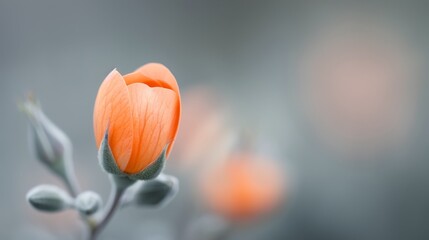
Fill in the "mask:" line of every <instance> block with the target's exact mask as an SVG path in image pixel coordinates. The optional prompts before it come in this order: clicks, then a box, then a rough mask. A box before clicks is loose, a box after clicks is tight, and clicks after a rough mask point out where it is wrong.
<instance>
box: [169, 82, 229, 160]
mask: <svg viewBox="0 0 429 240" xmlns="http://www.w3.org/2000/svg"><path fill="white" fill-rule="evenodd" d="M182 105H183V114H182V115H183V116H182V119H181V122H180V128H181V131H180V134H179V135H178V137H177V141H176V142H177V144H176V148H175V150H174V153H173V154H175V157H177V158H178V159H179V160H180V161H175V162H176V163H178V164H180V166H182V167H185V168H193V167H203V166H201V165H203V164H207V163H210V162H212V161H216V160H217V159H222V158H224V157H225V155H226V154H227V153H228V152H229V151H230V148H231V147H232V145H233V144H234V142H235V140H236V139H235V138H236V136H235V135H236V134H235V132H233V131H232V129H231V127H230V126H229V125H228V124H229V122H228V117H229V116H228V114H227V110H226V108H225V106H224V104H222V95H221V94H217V93H216V92H215V91H214V90H213V89H212V88H210V87H207V86H198V87H194V88H191V89H189V90H187V91H186V92H185V93H184V94H183V101H182Z"/></svg>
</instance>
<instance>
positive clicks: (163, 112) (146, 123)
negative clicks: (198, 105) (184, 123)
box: [94, 63, 181, 174]
mask: <svg viewBox="0 0 429 240" xmlns="http://www.w3.org/2000/svg"><path fill="white" fill-rule="evenodd" d="M180 108H181V107H180V93H179V87H178V85H177V82H176V79H175V77H174V76H173V74H172V73H171V72H170V71H169V70H168V68H166V67H165V66H164V65H162V64H158V63H149V64H146V65H144V66H142V67H140V68H139V69H137V70H136V71H134V72H132V73H130V74H127V75H125V76H122V75H121V74H120V73H119V72H118V71H117V70H116V69H115V70H113V71H112V72H111V73H110V74H109V75H108V76H107V77H106V79H105V80H104V81H103V83H102V84H101V86H100V89H99V91H98V95H97V99H96V101H95V107H94V132H95V140H96V144H97V147H98V148H99V147H100V144H101V142H102V140H103V137H104V134H105V131H106V130H107V129H108V131H109V132H108V134H109V146H110V148H111V151H112V153H113V156H114V158H115V162H116V164H117V165H118V167H119V168H120V170H121V171H123V172H125V173H127V174H134V173H138V172H140V171H142V170H144V169H145V168H146V167H147V166H149V165H150V164H152V163H153V162H154V161H156V159H157V158H158V156H159V155H160V154H161V152H162V151H163V149H164V148H165V147H166V146H167V145H168V148H167V156H168V154H169V153H170V150H171V148H172V146H173V142H174V139H175V138H176V133H177V129H178V125H179V120H180V112H181V109H180Z"/></svg>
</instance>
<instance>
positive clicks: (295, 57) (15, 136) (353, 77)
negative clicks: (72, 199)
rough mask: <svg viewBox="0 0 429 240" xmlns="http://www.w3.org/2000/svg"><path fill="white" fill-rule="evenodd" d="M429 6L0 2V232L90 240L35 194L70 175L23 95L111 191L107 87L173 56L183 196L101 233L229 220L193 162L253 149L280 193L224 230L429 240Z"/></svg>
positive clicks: (298, 239) (178, 232) (99, 185)
mask: <svg viewBox="0 0 429 240" xmlns="http://www.w3.org/2000/svg"><path fill="white" fill-rule="evenodd" d="M428 11H429V2H425V1H415V2H413V1H326V2H325V1H235V0H234V1H223V0H221V1H205V0H203V1H193V0H187V1H110V0H109V1H46V0H39V1H22V0H13V1H0V74H1V79H0V112H1V115H0V116H1V120H0V121H1V124H0V143H1V144H0V150H1V160H0V161H1V165H0V166H1V167H0V189H1V194H0V238H1V239H77V238H78V237H79V234H78V232H79V228H80V227H81V226H80V225H79V220H78V216H77V215H76V214H75V213H74V212H72V211H69V212H65V213H59V214H53V215H51V214H45V213H40V212H37V211H35V210H33V209H32V208H31V207H30V206H29V205H28V204H27V203H26V200H25V194H26V192H27V191H28V190H29V189H30V188H32V187H33V186H35V185H37V184H39V183H53V184H57V185H61V182H59V181H58V180H57V179H56V178H55V177H53V176H51V175H50V173H49V172H48V171H47V170H46V169H44V168H43V167H42V166H41V165H40V164H39V163H38V162H37V161H36V160H35V159H34V156H32V155H31V153H30V152H29V151H28V147H27V134H28V131H27V130H28V129H27V122H26V119H25V117H24V115H23V114H22V113H20V112H19V111H18V109H17V107H16V105H17V102H19V101H20V100H22V99H24V98H25V95H26V94H27V93H28V92H29V91H31V92H33V93H34V94H35V95H36V96H37V97H38V98H39V100H40V101H41V103H42V106H43V109H44V111H45V113H46V114H47V115H48V116H49V117H50V118H51V119H52V120H53V121H54V122H55V123H57V124H58V126H60V127H61V128H62V129H63V130H64V131H65V132H66V133H67V134H68V135H69V137H70V138H71V140H72V141H73V143H74V157H75V168H76V171H77V175H78V177H79V179H80V182H81V185H82V188H83V189H85V190H88V189H91V190H96V191H98V192H99V193H100V194H101V195H102V196H103V198H106V197H107V194H108V191H109V183H108V180H107V176H106V175H105V174H104V173H103V172H102V171H101V169H100V167H99V166H98V163H97V160H96V152H97V149H96V147H95V143H94V137H93V131H92V110H93V103H94V100H95V97H96V93H97V90H98V87H99V85H100V83H101V81H102V80H103V79H104V77H105V76H106V75H107V74H108V73H109V72H110V71H111V70H112V69H113V68H117V69H118V70H119V71H120V72H121V73H123V74H125V73H128V72H131V71H133V70H134V69H136V68H137V67H139V66H141V65H143V64H145V63H147V62H161V63H163V64H165V65H166V66H168V67H169V68H170V70H171V71H172V72H173V73H174V75H175V76H176V78H177V80H178V82H179V85H180V87H181V91H182V94H183V98H184V105H183V109H184V118H186V119H184V120H183V122H182V123H183V128H182V129H181V130H180V132H179V139H178V142H177V146H176V149H175V150H174V152H173V155H172V157H171V159H170V160H169V162H168V167H167V169H166V170H167V173H169V174H173V175H176V176H178V177H179V178H180V179H181V191H180V193H179V195H178V196H177V198H176V199H175V200H174V201H173V202H172V203H171V204H170V205H169V206H167V207H166V208H164V209H160V210H150V209H135V208H128V209H124V210H123V211H121V212H118V213H117V214H116V215H115V217H114V219H113V220H112V222H111V223H110V224H109V225H108V227H107V228H106V230H105V231H104V232H103V234H102V235H101V239H119V238H126V239H190V237H187V234H189V233H187V232H188V229H192V227H190V226H193V224H194V223H195V221H197V222H207V224H206V225H208V226H205V227H206V228H208V229H215V228H216V226H215V225H216V224H215V222H213V221H212V222H211V221H200V220H199V219H201V217H203V218H204V216H206V214H208V213H210V214H214V215H216V214H217V213H216V212H213V211H210V210H209V209H206V208H205V207H204V198H200V195H201V194H200V193H199V190H198V186H199V185H198V183H199V181H201V180H200V177H197V175H198V171H202V170H201V169H200V168H199V167H195V166H193V167H192V165H194V164H195V163H189V162H194V161H196V162H198V161H206V162H209V161H210V162H212V161H216V158H219V159H223V158H225V156H226V155H228V152H229V151H243V149H244V150H245V151H250V152H252V153H255V154H259V155H263V156H265V157H266V158H269V159H273V162H275V163H276V164H277V166H278V169H279V170H281V174H282V175H283V181H284V182H283V185H282V186H283V187H282V188H280V189H277V191H281V193H282V194H281V195H282V198H281V199H280V200H279V203H278V206H277V207H276V209H275V210H273V211H271V212H269V213H268V212H267V213H266V214H264V215H263V216H258V217H257V219H250V220H247V221H245V222H237V223H234V224H232V227H231V228H230V229H229V230H228V234H226V235H225V237H224V239H294V240H306V239H329V240H332V239H377V240H381V239H383V240H384V239H389V240H391V239H428V238H429V227H428V225H429V220H428V217H427V216H428V214H429V174H428V170H429V161H428V156H429V152H428V149H429V148H428V146H429V141H428V140H429V131H428V130H429V129H428V127H427V126H428V124H427V123H428V120H429V119H428V111H427V104H426V103H427V101H428V100H429V99H428V94H427V90H428V81H427V77H428V70H427V69H428V66H427V63H428V61H427V60H428V57H429V48H428V43H429V39H428V37H429V28H428V27H427V23H428V21H429V15H428V14H427V12H428ZM200 103H202V105H200ZM192 121H193V122H192ZM191 122H192V123H191ZM198 124H202V127H201V126H200V128H197V127H196V126H199V125H198ZM194 126H195V127H194ZM201 129H202V130H201ZM213 129H215V131H213ZM203 130H204V131H203ZM211 130H212V131H211ZM201 131H203V133H206V134H201ZM195 132H196V133H199V134H200V135H198V134H197V135H196V136H195ZM213 132H214V133H216V134H214V133H213ZM193 134H194V135H193ZM188 135H191V136H193V137H189V136H188ZM190 139H191V140H192V141H191V140H190ZM190 142H191V143H192V144H190ZM204 143H207V144H204ZM190 159H192V161H188V160H190ZM196 165H198V164H196ZM206 168H207V167H206ZM209 168H210V167H209ZM194 228H195V227H194ZM198 228H203V227H198Z"/></svg>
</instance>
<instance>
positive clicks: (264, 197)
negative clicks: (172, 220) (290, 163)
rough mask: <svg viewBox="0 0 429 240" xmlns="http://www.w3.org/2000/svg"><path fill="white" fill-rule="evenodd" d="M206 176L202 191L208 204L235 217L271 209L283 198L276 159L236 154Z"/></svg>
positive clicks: (228, 216) (246, 217) (229, 216)
mask: <svg viewBox="0 0 429 240" xmlns="http://www.w3.org/2000/svg"><path fill="white" fill-rule="evenodd" d="M203 177H204V178H203V179H202V185H201V186H202V193H203V197H204V199H205V202H206V204H207V205H208V207H209V208H211V209H212V210H214V211H216V212H217V213H219V214H221V215H223V216H225V217H227V218H230V219H233V220H244V219H250V218H253V217H257V216H260V215H262V214H264V213H267V212H269V211H271V210H273V209H274V208H275V207H276V206H277V205H278V204H279V202H280V200H281V198H282V192H283V191H282V190H283V184H282V183H283V182H282V176H281V174H280V172H279V171H278V168H276V166H275V164H274V162H272V161H271V160H269V159H264V158H261V157H259V156H256V155H252V154H249V153H239V154H234V155H232V156H231V157H230V158H229V159H228V160H227V161H226V162H224V163H222V165H220V166H218V167H217V168H212V169H210V170H209V172H207V173H206V174H204V176H203Z"/></svg>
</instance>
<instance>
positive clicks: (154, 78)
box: [124, 63, 181, 157]
mask: <svg viewBox="0 0 429 240" xmlns="http://www.w3.org/2000/svg"><path fill="white" fill-rule="evenodd" d="M124 79H125V82H126V83H127V85H131V84H133V83H144V84H146V85H148V86H149V87H161V88H166V89H170V90H172V91H174V92H175V93H176V95H177V101H178V103H179V104H177V105H176V115H175V116H174V117H173V118H172V122H173V124H172V126H173V129H172V130H171V132H172V142H171V143H170V144H169V145H168V148H167V157H168V155H169V154H170V151H171V148H172V147H173V143H174V139H175V138H176V135H177V131H178V127H179V121H180V114H181V104H180V91H179V86H178V84H177V81H176V78H175V77H174V75H173V74H172V73H171V72H170V70H168V68H167V67H166V66H164V65H162V64H160V63H148V64H146V65H143V66H142V67H140V68H139V69H137V70H136V71H134V72H132V73H130V74H127V75H125V76H124Z"/></svg>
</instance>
